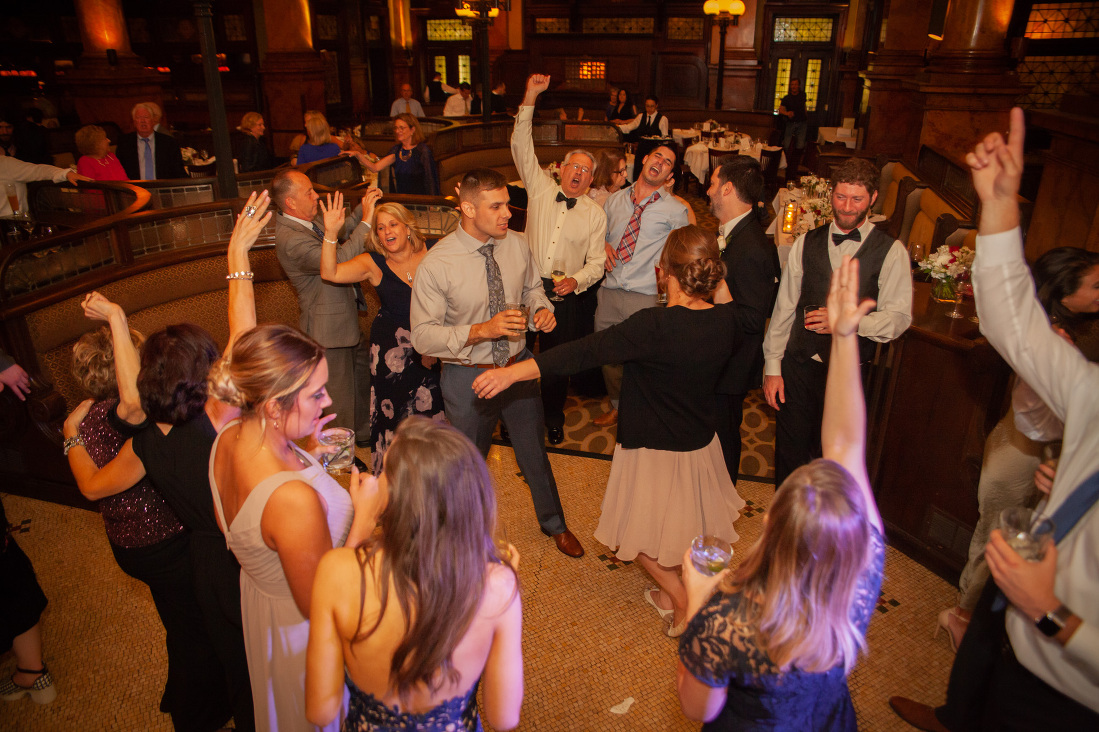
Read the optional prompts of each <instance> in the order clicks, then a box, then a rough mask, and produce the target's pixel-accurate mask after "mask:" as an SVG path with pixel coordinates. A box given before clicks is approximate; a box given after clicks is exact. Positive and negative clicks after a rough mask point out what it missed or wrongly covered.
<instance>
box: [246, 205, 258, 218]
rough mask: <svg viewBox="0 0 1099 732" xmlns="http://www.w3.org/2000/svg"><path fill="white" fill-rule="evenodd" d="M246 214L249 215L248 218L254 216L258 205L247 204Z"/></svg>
mask: <svg viewBox="0 0 1099 732" xmlns="http://www.w3.org/2000/svg"><path fill="white" fill-rule="evenodd" d="M244 215H245V216H247V217H248V218H252V217H253V216H255V215H256V207H255V206H245V207H244Z"/></svg>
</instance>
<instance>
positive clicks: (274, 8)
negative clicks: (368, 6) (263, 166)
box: [260, 0, 325, 156]
mask: <svg viewBox="0 0 1099 732" xmlns="http://www.w3.org/2000/svg"><path fill="white" fill-rule="evenodd" d="M263 14H264V27H265V31H266V41H267V44H266V46H267V50H266V53H265V54H264V56H263V59H262V60H261V62H260V83H261V84H262V86H263V98H264V106H265V110H264V120H265V121H266V122H267V129H268V134H270V135H271V142H272V143H273V145H274V147H275V154H276V155H283V156H286V155H289V154H290V141H291V140H292V139H294V136H295V135H297V134H299V133H301V132H302V127H303V123H302V116H303V115H304V114H305V112H306V111H307V110H310V109H319V110H321V111H322V112H323V111H325V101H324V63H323V62H322V61H321V57H320V54H319V53H317V52H316V51H315V50H313V29H312V18H311V16H310V12H309V2H308V0H263Z"/></svg>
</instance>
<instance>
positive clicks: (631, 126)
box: [618, 111, 668, 137]
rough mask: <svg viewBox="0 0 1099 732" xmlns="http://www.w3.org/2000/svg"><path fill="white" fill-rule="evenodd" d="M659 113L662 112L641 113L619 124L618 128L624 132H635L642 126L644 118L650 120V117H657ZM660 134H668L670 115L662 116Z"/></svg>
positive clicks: (665, 135)
mask: <svg viewBox="0 0 1099 732" xmlns="http://www.w3.org/2000/svg"><path fill="white" fill-rule="evenodd" d="M657 114H660V112H659V111H658V112H656V114H639V115H637V117H636V118H635V119H634V120H633V121H632V122H623V123H621V124H620V125H618V129H620V130H622V131H623V132H633V131H634V130H636V129H637V128H638V127H640V126H641V122H642V120H644V121H645V122H649V118H650V117H655V116H656V115H657ZM660 136H661V137H667V136H668V115H663V116H662V117H661V118H660Z"/></svg>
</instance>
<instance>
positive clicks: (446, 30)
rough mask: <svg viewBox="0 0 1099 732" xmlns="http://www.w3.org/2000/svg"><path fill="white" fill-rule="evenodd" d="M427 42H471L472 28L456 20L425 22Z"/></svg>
mask: <svg viewBox="0 0 1099 732" xmlns="http://www.w3.org/2000/svg"><path fill="white" fill-rule="evenodd" d="M427 40H429V41H472V40H473V28H472V27H470V26H469V25H467V24H466V23H465V22H464V21H461V20H458V19H457V18H455V19H453V20H450V19H440V20H429V21H427Z"/></svg>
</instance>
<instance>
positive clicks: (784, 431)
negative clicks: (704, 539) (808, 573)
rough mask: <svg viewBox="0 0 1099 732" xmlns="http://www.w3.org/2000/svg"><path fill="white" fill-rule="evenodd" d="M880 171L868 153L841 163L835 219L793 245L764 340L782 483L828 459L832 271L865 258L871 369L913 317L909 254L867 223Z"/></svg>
mask: <svg viewBox="0 0 1099 732" xmlns="http://www.w3.org/2000/svg"><path fill="white" fill-rule="evenodd" d="M879 175H880V174H879V172H878V169H877V168H875V167H874V166H873V165H872V164H871V163H870V162H868V161H867V160H864V159H862V158H852V159H850V160H848V161H847V162H846V163H844V164H843V165H841V166H839V167H838V168H836V169H835V170H834V171H833V175H832V183H833V186H834V188H833V189H832V211H833V215H834V216H835V219H834V220H833V222H832V223H831V224H828V225H826V226H820V227H817V228H816V229H813V230H812V231H810V232H808V233H807V234H804V235H802V236H800V237H798V239H797V240H796V241H795V242H794V246H793V247H792V248H791V249H790V258H789V260H788V261H787V263H786V269H785V270H784V271H783V273H782V282H781V283H780V284H779V291H778V299H777V301H776V302H775V309H774V312H773V313H772V314H771V325H770V327H768V329H767V335H766V337H765V338H764V341H763V357H764V368H763V374H764V376H763V395H764V397H765V398H766V399H767V403H768V404H770V405H771V406H772V407H773V408H774V409H775V411H777V412H778V415H777V424H776V430H775V485H781V484H782V481H784V480H785V479H786V477H787V476H788V475H790V473H792V472H793V471H794V469H795V468H798V467H799V466H801V465H804V464H806V463H808V462H809V461H810V460H812V459H814V458H818V457H820V456H821V444H820V423H821V417H822V415H823V409H824V384H825V379H826V377H827V374H828V354H829V349H830V344H831V342H832V335H831V334H832V331H831V330H830V329H829V327H828V311H827V309H826V308H825V307H824V303H825V301H826V299H827V296H828V287H829V283H830V281H831V277H832V270H834V269H835V268H837V267H839V265H840V262H841V261H842V260H843V257H844V255H851V256H852V257H854V258H855V259H858V260H859V297H860V298H871V299H873V300H876V301H877V308H876V310H875V311H873V312H871V313H870V314H868V315H867V316H866V317H864V318H863V319H862V322H860V323H859V358H860V360H861V362H862V363H863V366H864V370H865V366H866V365H867V364H868V363H869V362H870V360H871V358H873V356H874V348H875V346H874V343H875V342H878V343H883V342H887V341H891V340H893V339H894V338H897V337H898V336H900V334H901V333H903V332H904V331H905V329H906V328H908V326H909V324H910V323H911V322H912V274H911V271H910V269H909V264H908V253H907V251H906V250H905V248H904V245H903V244H901V242H899V241H896V240H894V239H893V238H892V237H889V236H888V235H886V234H885V233H884V232H883V231H881V230H880V229H878V228H876V227H875V226H874V225H873V224H871V223H870V222H869V221H868V220H867V214H868V213H869V212H870V207H871V206H872V205H873V203H874V199H876V198H877V196H878V192H877V189H878V185H877V184H878V179H879ZM863 377H864V381H865V374H864V375H863Z"/></svg>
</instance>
